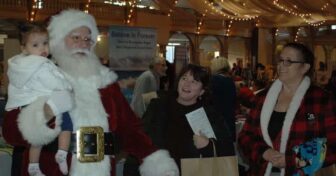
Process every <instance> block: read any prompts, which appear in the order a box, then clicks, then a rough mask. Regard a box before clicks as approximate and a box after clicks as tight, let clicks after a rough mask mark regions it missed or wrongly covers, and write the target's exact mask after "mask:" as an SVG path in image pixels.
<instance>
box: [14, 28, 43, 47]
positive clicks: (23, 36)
mask: <svg viewBox="0 0 336 176" xmlns="http://www.w3.org/2000/svg"><path fill="white" fill-rule="evenodd" d="M18 28H19V30H20V38H19V40H20V44H21V45H23V46H24V45H26V43H27V40H28V37H29V35H31V34H33V33H46V34H48V31H47V29H46V27H44V26H42V25H39V24H32V23H24V24H20V25H19V26H18Z"/></svg>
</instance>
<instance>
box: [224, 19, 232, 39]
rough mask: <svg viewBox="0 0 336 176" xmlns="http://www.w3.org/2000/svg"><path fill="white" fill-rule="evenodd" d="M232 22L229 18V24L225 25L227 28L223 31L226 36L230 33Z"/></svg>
mask: <svg viewBox="0 0 336 176" xmlns="http://www.w3.org/2000/svg"><path fill="white" fill-rule="evenodd" d="M232 22H233V21H232V20H230V22H229V24H228V27H227V29H226V33H225V35H226V36H229V35H230V30H231V26H232Z"/></svg>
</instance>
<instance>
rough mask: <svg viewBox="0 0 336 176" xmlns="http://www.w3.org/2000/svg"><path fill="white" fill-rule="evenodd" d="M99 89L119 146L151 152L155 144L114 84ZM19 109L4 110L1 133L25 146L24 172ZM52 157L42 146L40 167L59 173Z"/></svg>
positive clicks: (144, 153)
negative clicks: (18, 122) (23, 148)
mask: <svg viewBox="0 0 336 176" xmlns="http://www.w3.org/2000/svg"><path fill="white" fill-rule="evenodd" d="M99 91H100V95H101V99H102V102H103V106H104V108H105V111H106V113H107V114H108V122H109V129H110V131H112V132H114V133H115V134H116V136H118V138H119V139H121V140H120V144H119V145H120V147H121V150H122V151H125V152H127V153H130V154H132V155H134V156H136V157H137V158H138V159H140V160H141V159H143V158H144V157H146V156H148V155H149V154H151V153H152V152H154V151H155V150H156V149H155V147H154V146H153V145H152V142H151V140H150V138H148V137H147V135H145V134H144V132H143V131H142V128H141V121H140V119H139V118H138V117H137V116H136V115H135V114H134V112H133V111H132V110H131V109H130V107H129V105H128V102H127V101H126V99H125V98H124V96H123V95H122V93H121V91H120V88H119V86H118V84H117V83H114V84H110V85H109V86H107V87H105V88H103V89H100V90H99ZM19 113H20V110H19V109H16V110H12V111H9V112H7V113H6V116H5V119H4V124H3V136H4V138H5V140H6V141H7V142H8V143H9V144H11V145H13V146H24V147H26V148H25V150H24V152H23V160H22V167H21V175H22V176H28V172H27V166H28V151H29V144H28V143H27V141H25V140H24V139H23V137H22V135H21V132H20V130H19V128H18V125H17V118H18V114H19ZM32 128H34V127H32ZM54 157H55V153H54V152H48V151H45V150H42V152H41V156H40V168H41V170H42V172H43V173H44V174H46V175H48V176H59V175H62V174H61V172H60V170H59V168H58V165H57V163H56V162H55V159H54ZM70 158H71V154H70V155H68V164H69V166H70V164H71V163H70V161H71V159H70ZM69 168H70V167H69ZM111 168H112V170H111V175H115V165H114V161H113V160H111ZM97 169H99V168H97Z"/></svg>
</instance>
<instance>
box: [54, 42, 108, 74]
mask: <svg viewBox="0 0 336 176" xmlns="http://www.w3.org/2000/svg"><path fill="white" fill-rule="evenodd" d="M74 52H75V51H74V50H72V51H71V50H68V49H66V48H64V45H62V46H59V47H58V49H56V50H55V51H54V52H53V53H52V54H53V57H54V58H55V60H56V62H57V64H58V65H59V67H60V68H61V69H62V70H63V71H64V72H66V73H67V74H69V75H70V76H72V77H73V78H88V77H91V76H98V75H99V68H100V67H101V66H102V65H101V63H100V61H99V59H98V57H97V56H96V55H95V53H94V52H92V51H88V50H87V51H86V54H73V53H74Z"/></svg>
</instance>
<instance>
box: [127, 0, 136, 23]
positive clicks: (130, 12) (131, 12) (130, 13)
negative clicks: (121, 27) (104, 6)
mask: <svg viewBox="0 0 336 176" xmlns="http://www.w3.org/2000/svg"><path fill="white" fill-rule="evenodd" d="M129 6H130V9H129V10H128V14H127V20H126V23H127V24H130V23H131V21H132V17H133V16H134V11H135V8H136V0H133V1H130V2H129Z"/></svg>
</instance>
